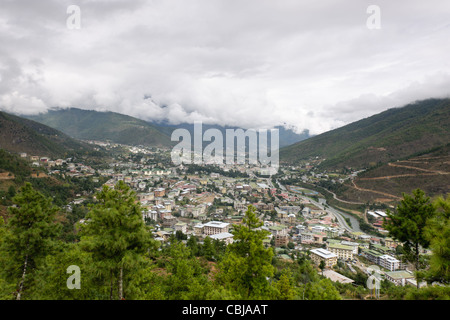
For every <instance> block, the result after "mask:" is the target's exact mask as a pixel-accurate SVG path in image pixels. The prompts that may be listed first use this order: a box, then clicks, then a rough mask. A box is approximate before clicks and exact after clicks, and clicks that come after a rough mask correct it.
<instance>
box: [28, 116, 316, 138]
mask: <svg viewBox="0 0 450 320" xmlns="http://www.w3.org/2000/svg"><path fill="white" fill-rule="evenodd" d="M25 117H27V118H29V119H33V120H35V121H38V122H40V123H43V124H45V125H48V126H50V127H52V128H55V129H58V130H61V131H63V132H64V133H66V134H68V135H69V136H71V137H74V138H77V139H84V140H110V141H114V142H117V143H123V144H128V145H145V146H158V147H164V146H165V147H170V146H172V145H175V144H176V142H172V141H170V136H171V134H172V132H173V130H175V129H178V128H183V129H187V130H188V131H189V132H190V133H191V136H193V132H194V125H193V124H188V123H182V124H179V125H169V124H156V123H150V122H147V121H144V120H140V119H137V118H134V117H130V116H127V115H123V114H120V113H115V112H98V111H93V110H81V109H77V108H70V109H58V110H50V111H48V113H42V114H39V115H32V116H25ZM211 128H215V129H218V130H220V131H221V132H222V133H223V135H224V137H225V130H226V129H238V127H230V126H219V125H207V124H205V125H203V131H205V130H208V129H211ZM277 129H279V138H280V142H279V144H280V147H284V146H287V145H290V144H293V143H295V142H298V141H301V140H304V139H306V138H308V137H309V134H308V132H307V131H305V132H303V133H301V134H297V133H295V132H293V131H292V130H290V129H285V128H284V127H281V126H280V127H277ZM207 144H209V143H206V142H205V146H206V145H207Z"/></svg>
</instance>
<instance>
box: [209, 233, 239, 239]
mask: <svg viewBox="0 0 450 320" xmlns="http://www.w3.org/2000/svg"><path fill="white" fill-rule="evenodd" d="M208 237H210V238H211V239H217V240H223V239H227V238H233V235H232V234H231V233H229V232H222V233H218V234H213V235H211V236H208Z"/></svg>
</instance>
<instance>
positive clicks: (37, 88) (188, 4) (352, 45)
mask: <svg viewBox="0 0 450 320" xmlns="http://www.w3.org/2000/svg"><path fill="white" fill-rule="evenodd" d="M377 2H378V3H377V5H379V6H380V8H381V18H382V20H381V26H382V27H381V29H380V30H369V29H367V27H366V19H367V17H368V14H367V13H366V9H367V7H368V6H369V5H370V4H373V3H372V2H371V1H360V0H350V1H346V2H342V1H334V0H327V1H320V2H318V1H312V0H308V1H297V0H282V1H271V0H245V1H242V0H239V1H237V0H190V1H182V0H154V1H125V0H115V1H104V0H91V1H87V0H85V1H68V0H67V1H66V0H64V1H56V0H54V1H45V2H40V1H39V2H38V1H2V11H1V12H0V26H1V28H0V43H2V44H5V45H2V47H1V48H0V108H2V109H5V110H8V111H10V112H18V113H36V112H40V111H44V110H46V109H48V108H51V107H56V106H58V107H80V108H88V109H97V110H111V111H116V112H122V113H126V114H129V115H132V116H136V117H139V118H142V119H146V120H154V121H160V120H169V121H170V122H172V123H174V124H177V123H180V122H184V121H188V122H193V121H195V120H202V121H204V122H206V123H219V124H223V125H225V124H227V125H237V126H243V127H268V126H273V125H278V124H283V123H285V124H286V125H287V126H289V127H294V128H296V129H297V130H298V131H299V132H301V131H303V129H309V130H310V132H312V133H320V132H323V131H326V130H329V129H332V128H335V127H337V126H341V125H344V124H346V123H349V122H352V121H355V120H358V119H360V118H362V117H367V116H370V115H372V114H375V113H378V112H381V111H383V110H386V109H387V108H390V107H394V106H398V105H401V104H406V103H408V102H411V101H414V100H416V99H421V98H428V97H431V96H433V97H436V96H446V95H448V93H449V88H450V87H449V86H448V84H449V77H450V62H449V61H448V58H447V56H448V52H449V49H450V43H449V42H448V40H447V39H449V38H450V28H449V23H448V16H449V15H450V4H449V3H448V1H446V0H442V1H441V0H435V1H431V2H432V3H433V4H431V3H430V2H427V3H424V2H422V1H418V0H416V1H396V2H393V1H387V0H382V1H381V0H380V1H377ZM70 4H76V5H79V6H80V8H81V24H82V28H81V29H80V30H69V29H67V28H66V19H67V17H68V15H67V13H66V9H67V6H68V5H70ZM148 96H151V97H152V98H151V99H147V98H146V97H148ZM163 106H165V107H163Z"/></svg>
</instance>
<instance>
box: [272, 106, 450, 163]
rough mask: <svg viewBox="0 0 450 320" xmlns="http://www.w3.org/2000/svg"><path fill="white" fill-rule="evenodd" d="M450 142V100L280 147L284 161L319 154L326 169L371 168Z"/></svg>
mask: <svg viewBox="0 0 450 320" xmlns="http://www.w3.org/2000/svg"><path fill="white" fill-rule="evenodd" d="M449 141H450V99H429V100H424V101H419V102H415V103H412V104H409V105H407V106H404V107H402V108H394V109H389V110H387V111H384V112H382V113H380V114H377V115H374V116H371V117H369V118H366V119H363V120H360V121H357V122H354V123H351V124H349V125H346V126H344V127H341V128H338V129H335V130H332V131H328V132H325V133H323V134H320V135H318V136H315V137H312V138H309V139H307V140H304V141H301V142H299V143H296V144H293V145H291V146H288V147H286V148H283V149H281V150H280V160H281V162H283V163H296V162H298V161H300V160H304V159H308V158H310V157H315V156H318V157H319V158H325V161H323V162H322V163H321V167H322V168H328V169H332V168H334V169H337V168H342V167H344V166H348V167H353V168H364V167H370V166H373V165H375V164H378V163H380V162H381V163H386V162H388V161H394V160H397V159H402V158H406V157H409V156H411V155H414V154H418V153H423V152H425V151H426V150H430V149H432V148H436V147H439V146H442V145H445V144H447V143H448V142H449Z"/></svg>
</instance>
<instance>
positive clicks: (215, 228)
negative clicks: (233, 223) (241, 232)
mask: <svg viewBox="0 0 450 320" xmlns="http://www.w3.org/2000/svg"><path fill="white" fill-rule="evenodd" d="M229 225H230V224H229V223H226V222H221V221H210V222H208V223H205V224H204V225H203V234H204V235H207V236H210V235H213V234H219V233H223V232H228V228H229Z"/></svg>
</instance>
